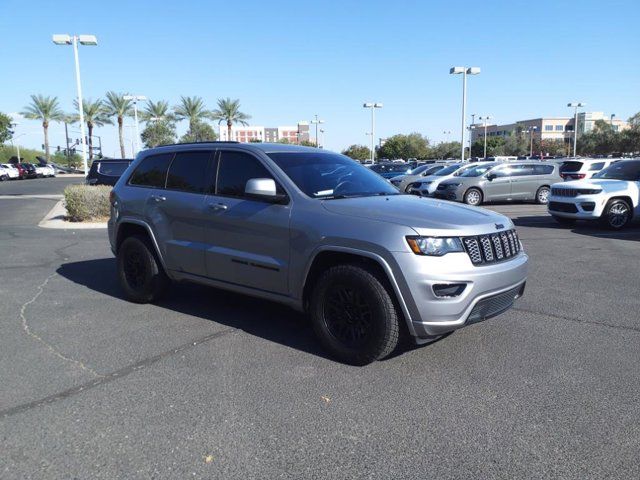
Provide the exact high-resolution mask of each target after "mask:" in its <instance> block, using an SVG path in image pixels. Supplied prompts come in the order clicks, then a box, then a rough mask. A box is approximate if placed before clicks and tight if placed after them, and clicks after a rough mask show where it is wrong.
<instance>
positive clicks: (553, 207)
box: [547, 195, 607, 220]
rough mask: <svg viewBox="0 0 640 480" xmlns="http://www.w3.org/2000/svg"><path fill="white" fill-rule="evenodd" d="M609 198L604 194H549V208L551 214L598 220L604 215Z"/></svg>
mask: <svg viewBox="0 0 640 480" xmlns="http://www.w3.org/2000/svg"><path fill="white" fill-rule="evenodd" d="M606 204H607V198H606V197H603V196H602V195H579V196H577V197H570V198H568V197H560V196H555V195H549V203H548V204H547V210H548V211H549V213H550V214H551V215H555V216H558V217H563V218H575V219H576V220H597V219H598V218H600V217H601V216H602V213H603V212H604V208H605V206H606Z"/></svg>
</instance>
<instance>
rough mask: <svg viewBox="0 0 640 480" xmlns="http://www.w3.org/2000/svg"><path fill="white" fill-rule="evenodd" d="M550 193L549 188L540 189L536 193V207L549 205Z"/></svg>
mask: <svg viewBox="0 0 640 480" xmlns="http://www.w3.org/2000/svg"><path fill="white" fill-rule="evenodd" d="M550 193H551V190H549V187H540V188H539V189H538V191H537V192H536V203H537V204H538V205H546V204H547V203H549V194H550Z"/></svg>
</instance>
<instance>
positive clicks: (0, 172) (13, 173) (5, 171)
mask: <svg viewBox="0 0 640 480" xmlns="http://www.w3.org/2000/svg"><path fill="white" fill-rule="evenodd" d="M4 175H6V176H7V178H8V179H10V180H14V179H16V178H19V177H20V172H19V171H18V169H17V168H16V167H14V166H13V165H11V164H10V163H3V164H0V177H1V176H4Z"/></svg>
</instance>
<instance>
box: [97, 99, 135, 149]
mask: <svg viewBox="0 0 640 480" xmlns="http://www.w3.org/2000/svg"><path fill="white" fill-rule="evenodd" d="M106 96H107V100H106V101H105V103H104V107H105V110H106V114H107V115H109V116H110V117H116V119H117V121H118V140H120V156H121V157H122V158H125V152H124V136H123V132H122V127H123V126H124V117H125V116H127V115H131V107H132V106H133V102H132V101H131V100H126V99H125V98H124V97H125V95H124V94H123V93H116V92H107V95H106Z"/></svg>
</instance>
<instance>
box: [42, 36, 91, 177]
mask: <svg viewBox="0 0 640 480" xmlns="http://www.w3.org/2000/svg"><path fill="white" fill-rule="evenodd" d="M52 40H53V43H55V44H56V45H72V46H73V58H74V61H75V67H76V89H77V90H78V114H79V117H80V135H81V138H80V142H81V144H82V165H83V167H84V175H85V177H86V176H87V175H88V173H89V166H88V165H87V148H86V143H85V138H84V108H83V105H82V84H81V82H80V60H79V58H78V43H80V45H93V46H95V45H98V39H97V38H96V36H95V35H73V36H71V35H67V34H55V35H53V37H52Z"/></svg>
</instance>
